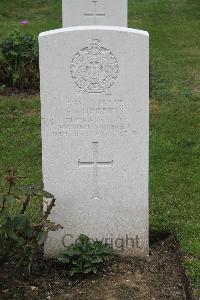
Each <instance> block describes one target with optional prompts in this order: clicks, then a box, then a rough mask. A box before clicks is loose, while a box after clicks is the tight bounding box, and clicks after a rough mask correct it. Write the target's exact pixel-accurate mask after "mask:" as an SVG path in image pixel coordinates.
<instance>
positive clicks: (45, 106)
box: [39, 26, 149, 256]
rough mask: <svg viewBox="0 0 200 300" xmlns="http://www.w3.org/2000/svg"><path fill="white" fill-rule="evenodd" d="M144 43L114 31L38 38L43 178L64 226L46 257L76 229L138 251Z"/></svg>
mask: <svg viewBox="0 0 200 300" xmlns="http://www.w3.org/2000/svg"><path fill="white" fill-rule="evenodd" d="M148 40H149V38H148V33H147V32H144V31H139V30H133V29H128V28H118V29H117V28H116V27H95V26H94V27H91V26H89V27H77V28H68V29H60V30H54V31H50V32H47V33H42V34H40V38H39V42H40V71H41V103H42V144H43V154H42V155H43V180H44V186H45V189H46V190H48V191H49V192H51V193H53V194H54V195H55V197H56V199H57V203H56V207H55V208H54V211H53V213H52V215H51V220H52V221H54V222H56V223H59V224H61V225H63V226H64V230H61V231H59V232H54V233H51V234H50V236H49V238H48V241H47V243H46V246H45V252H46V255H47V256H54V255H56V254H58V252H59V250H60V248H61V247H62V246H63V245H65V246H68V245H70V244H71V243H72V242H74V240H75V239H76V238H77V237H78V236H79V235H80V234H82V233H83V234H86V235H88V236H89V237H91V238H94V239H98V240H103V241H105V242H107V243H110V244H112V245H113V246H114V248H117V249H119V250H122V251H123V253H124V254H130V253H131V254H139V255H146V254H147V253H148V155H149V104H148V101H149V91H148V86H149V57H148V49H149V45H148V43H149V41H148Z"/></svg>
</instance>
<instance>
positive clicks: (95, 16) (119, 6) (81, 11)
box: [62, 0, 128, 27]
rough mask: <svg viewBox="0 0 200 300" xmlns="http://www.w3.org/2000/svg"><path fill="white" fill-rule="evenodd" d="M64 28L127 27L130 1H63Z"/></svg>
mask: <svg viewBox="0 0 200 300" xmlns="http://www.w3.org/2000/svg"><path fill="white" fill-rule="evenodd" d="M62 15H63V27H72V26H87V25H108V26H122V27H123V26H124V27H127V22H128V0H62Z"/></svg>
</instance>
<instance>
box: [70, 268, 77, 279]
mask: <svg viewBox="0 0 200 300" xmlns="http://www.w3.org/2000/svg"><path fill="white" fill-rule="evenodd" d="M77 273H79V269H78V268H72V269H70V270H69V275H70V276H71V277H72V276H74V275H75V274H77Z"/></svg>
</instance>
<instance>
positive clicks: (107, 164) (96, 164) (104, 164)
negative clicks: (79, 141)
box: [78, 142, 113, 200]
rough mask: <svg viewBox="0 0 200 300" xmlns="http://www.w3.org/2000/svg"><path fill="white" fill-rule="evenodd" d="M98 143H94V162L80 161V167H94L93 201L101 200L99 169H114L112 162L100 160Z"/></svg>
mask: <svg viewBox="0 0 200 300" xmlns="http://www.w3.org/2000/svg"><path fill="white" fill-rule="evenodd" d="M98 144H99V143H98V142H93V143H92V150H93V160H92V161H80V160H79V161H78V165H79V167H92V168H93V179H94V195H93V196H92V199H94V200H99V199H100V198H101V197H100V194H99V189H98V167H112V165H113V160H112V161H99V159H98Z"/></svg>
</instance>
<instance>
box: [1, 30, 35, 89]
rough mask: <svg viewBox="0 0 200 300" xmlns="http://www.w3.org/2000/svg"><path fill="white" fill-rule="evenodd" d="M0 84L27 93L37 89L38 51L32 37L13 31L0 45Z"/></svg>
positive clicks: (28, 34) (25, 33) (22, 32)
mask: <svg viewBox="0 0 200 300" xmlns="http://www.w3.org/2000/svg"><path fill="white" fill-rule="evenodd" d="M0 83H1V84H5V85H6V87H10V88H13V89H18V90H20V91H27V90H33V89H38V88H39V51H38V43H37V41H36V40H35V39H34V37H33V36H32V35H31V34H30V33H27V32H24V31H22V30H18V29H16V30H14V32H12V33H11V34H10V35H9V36H8V37H7V38H5V39H3V40H2V41H1V43H0Z"/></svg>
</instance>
